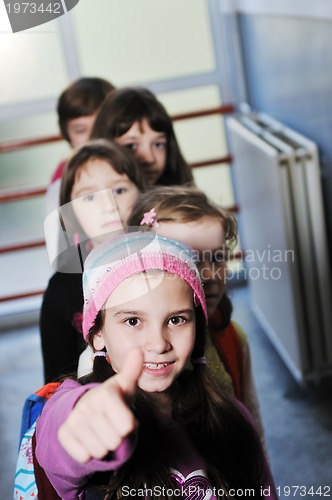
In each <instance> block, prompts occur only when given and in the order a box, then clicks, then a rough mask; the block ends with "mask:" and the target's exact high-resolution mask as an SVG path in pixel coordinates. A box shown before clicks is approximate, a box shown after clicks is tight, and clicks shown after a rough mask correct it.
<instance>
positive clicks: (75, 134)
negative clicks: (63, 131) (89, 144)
mask: <svg viewBox="0 0 332 500" xmlns="http://www.w3.org/2000/svg"><path fill="white" fill-rule="evenodd" d="M95 119H96V115H95V114H94V115H88V116H79V117H78V118H74V119H73V120H68V122H67V134H68V137H69V141H70V144H71V145H72V146H73V148H78V147H80V146H83V144H84V143H85V142H86V141H87V140H88V139H89V138H90V134H91V131H92V127H93V125H94V122H95Z"/></svg>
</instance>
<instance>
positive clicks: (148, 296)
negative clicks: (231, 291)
mask: <svg viewBox="0 0 332 500" xmlns="http://www.w3.org/2000/svg"><path fill="white" fill-rule="evenodd" d="M105 307H106V311H105V321H104V326H103V328H102V331H101V332H99V333H97V334H96V335H95V337H94V342H93V343H94V348H95V349H97V350H101V349H103V348H104V347H106V349H107V352H108V354H109V357H110V360H111V364H112V367H113V369H114V371H115V372H119V371H121V367H122V366H123V362H124V360H125V358H126V356H127V354H128V351H129V350H130V349H132V348H134V347H139V348H140V349H141V350H142V352H143V354H144V367H143V371H142V374H141V376H140V378H139V381H138V385H139V387H140V388H141V389H143V390H144V391H146V392H151V393H165V391H166V394H167V390H168V389H170V387H171V386H172V385H173V383H174V381H175V380H176V379H177V377H178V376H179V374H180V373H181V372H182V371H183V369H184V367H185V365H186V362H187V361H188V359H189V357H190V354H191V352H192V350H193V347H194V343H195V333H196V332H195V330H196V329H195V312H194V306H193V292H192V290H191V288H190V287H189V285H187V283H186V282H185V281H183V280H182V279H181V278H179V277H178V276H176V275H172V274H169V273H163V272H161V271H149V272H147V273H140V274H136V275H134V276H132V277H130V278H128V279H126V280H125V281H123V282H122V283H121V284H120V285H119V286H118V287H117V288H116V289H115V291H114V292H113V293H112V295H110V297H109V298H108V300H107V302H106V305H105ZM159 396H160V395H159Z"/></svg>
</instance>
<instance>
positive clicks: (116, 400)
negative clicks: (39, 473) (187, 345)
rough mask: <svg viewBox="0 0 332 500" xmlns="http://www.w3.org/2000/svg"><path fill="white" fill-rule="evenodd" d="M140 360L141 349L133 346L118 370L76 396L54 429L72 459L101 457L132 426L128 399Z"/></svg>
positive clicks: (141, 365)
mask: <svg viewBox="0 0 332 500" xmlns="http://www.w3.org/2000/svg"><path fill="white" fill-rule="evenodd" d="M143 362H144V359H143V353H142V352H141V351H140V350H139V349H133V350H132V351H130V352H129V354H128V356H127V358H126V360H125V362H124V364H123V368H122V370H121V372H119V373H117V374H116V375H114V376H113V377H111V378H109V379H108V380H106V381H105V382H103V383H102V384H101V385H100V386H99V387H95V388H94V389H91V390H89V391H88V392H86V393H85V394H84V395H83V396H82V397H81V398H80V399H79V400H78V402H77V403H76V405H75V407H74V408H73V410H72V411H71V413H70V414H69V416H68V417H67V419H66V420H65V422H64V423H63V424H62V426H61V427H60V429H59V432H58V438H59V441H60V443H61V445H62V446H63V447H64V449H65V450H66V451H67V453H69V455H71V456H72V457H73V458H74V459H75V460H77V461H78V462H82V463H83V462H86V461H87V460H89V459H90V458H96V459H102V458H103V457H105V455H107V453H108V452H109V451H114V450H116V449H117V448H118V447H119V446H120V444H121V442H122V440H123V438H125V437H126V436H128V434H130V433H131V432H133V431H134V430H135V428H136V426H137V422H136V420H135V417H134V415H133V413H132V411H131V409H130V408H129V405H128V399H130V398H131V397H132V396H133V395H134V394H135V391H136V388H137V382H138V379H139V377H140V375H141V373H142V370H143Z"/></svg>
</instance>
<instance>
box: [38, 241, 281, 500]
mask: <svg viewBox="0 0 332 500" xmlns="http://www.w3.org/2000/svg"><path fill="white" fill-rule="evenodd" d="M83 291H84V311H83V336H84V338H85V339H86V341H87V342H88V343H89V344H90V345H91V346H92V348H93V350H94V358H95V361H94V367H93V373H92V374H91V375H89V376H88V377H85V379H83V380H82V379H81V380H73V379H67V380H65V381H64V382H63V383H62V385H61V386H60V387H59V389H58V390H57V391H56V392H55V393H54V395H53V396H52V398H51V399H50V400H49V401H48V402H47V403H46V405H45V407H44V410H43V412H42V415H41V417H40V419H39V421H38V423H37V432H36V442H37V446H36V457H37V460H38V462H39V463H40V465H41V466H42V467H43V469H44V470H45V472H46V474H47V476H48V478H49V479H50V481H51V483H52V485H53V486H54V488H55V489H56V491H57V493H58V495H59V496H60V497H61V498H62V499H65V500H66V499H67V500H69V499H83V498H84V499H92V498H94V499H98V498H100V499H108V498H123V497H126V496H129V497H133V498H135V497H144V498H159V497H160V496H165V497H166V498H178V497H179V496H180V497H181V498H188V499H189V498H206V499H208V498H209V499H216V498H222V497H224V496H225V495H231V496H232V497H233V498H239V497H242V496H244V495H248V494H250V495H251V496H254V497H255V498H256V497H263V498H273V499H275V498H277V496H276V492H275V487H274V485H273V480H272V478H271V473H270V471H269V468H268V465H267V463H266V460H265V457H264V453H263V451H262V448H261V445H260V440H259V438H258V436H257V433H256V431H255V429H254V425H253V422H252V418H251V417H250V415H249V413H248V412H247V410H245V408H244V407H243V406H242V405H241V404H240V403H239V402H237V401H236V400H235V399H232V398H230V397H229V396H227V394H226V392H224V391H223V390H222V389H221V388H220V387H219V386H218V385H217V384H216V383H215V382H214V381H213V378H211V376H210V373H209V370H208V368H207V366H206V360H205V351H204V349H205V329H206V321H207V309H206V303H205V299H204V293H203V288H202V284H201V281H200V276H199V272H198V270H197V267H196V265H195V263H194V256H193V254H192V251H191V249H190V248H189V247H187V246H186V245H184V244H182V243H179V242H177V241H174V240H171V239H168V238H165V237H162V236H158V235H156V234H154V233H151V232H139V233H130V234H126V235H121V236H117V237H116V238H114V239H112V241H110V242H105V243H103V244H101V245H100V246H98V247H97V248H95V249H94V250H92V252H91V253H90V254H89V256H88V258H87V260H86V263H85V270H84V275H83ZM248 492H250V493H248Z"/></svg>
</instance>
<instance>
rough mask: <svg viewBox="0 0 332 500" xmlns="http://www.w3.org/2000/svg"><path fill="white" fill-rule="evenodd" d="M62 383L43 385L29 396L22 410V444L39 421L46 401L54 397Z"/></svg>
mask: <svg viewBox="0 0 332 500" xmlns="http://www.w3.org/2000/svg"><path fill="white" fill-rule="evenodd" d="M59 385H60V382H50V383H49V384H45V385H43V387H41V388H40V389H39V390H38V391H36V392H34V393H33V394H31V395H30V396H28V397H27V398H26V400H25V402H24V405H23V410H22V420H21V430H20V441H19V443H20V444H21V442H22V439H23V436H24V434H25V433H26V432H27V431H28V430H29V429H30V427H31V426H32V424H33V423H34V422H35V421H36V420H37V418H38V417H39V415H40V414H41V411H42V409H43V406H44V404H45V403H46V401H47V400H48V399H49V398H50V397H51V396H52V394H53V393H54V392H55V390H56V389H57V388H58V387H59Z"/></svg>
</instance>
